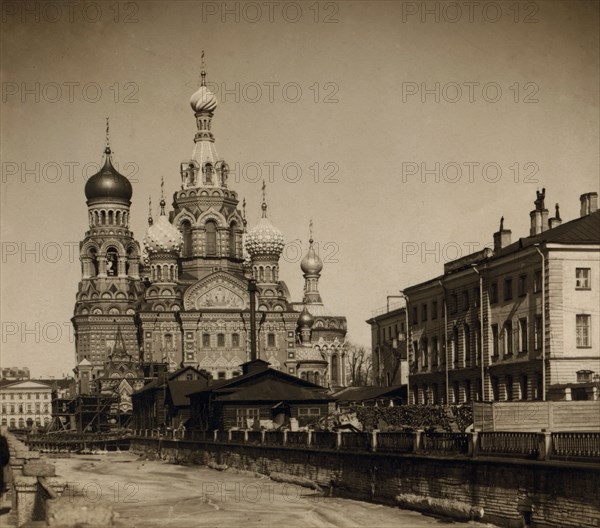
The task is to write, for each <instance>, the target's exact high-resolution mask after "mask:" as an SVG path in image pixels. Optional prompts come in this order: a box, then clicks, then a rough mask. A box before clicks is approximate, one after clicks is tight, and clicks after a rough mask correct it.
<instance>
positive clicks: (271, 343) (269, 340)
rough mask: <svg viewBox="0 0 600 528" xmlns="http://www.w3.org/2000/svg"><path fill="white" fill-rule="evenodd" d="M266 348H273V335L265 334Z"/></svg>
mask: <svg viewBox="0 0 600 528" xmlns="http://www.w3.org/2000/svg"><path fill="white" fill-rule="evenodd" d="M267 346H268V347H274V346H275V334H273V333H271V334H267Z"/></svg>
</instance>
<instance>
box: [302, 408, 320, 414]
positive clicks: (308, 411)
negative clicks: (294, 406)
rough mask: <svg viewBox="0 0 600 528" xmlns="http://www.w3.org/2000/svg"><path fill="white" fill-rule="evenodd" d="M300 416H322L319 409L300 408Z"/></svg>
mask: <svg viewBox="0 0 600 528" xmlns="http://www.w3.org/2000/svg"><path fill="white" fill-rule="evenodd" d="M298 416H321V409H319V408H318V407H298Z"/></svg>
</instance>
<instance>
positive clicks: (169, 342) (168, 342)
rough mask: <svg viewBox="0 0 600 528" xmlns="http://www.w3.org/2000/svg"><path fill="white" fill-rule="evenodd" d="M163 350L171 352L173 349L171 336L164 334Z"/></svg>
mask: <svg viewBox="0 0 600 528" xmlns="http://www.w3.org/2000/svg"><path fill="white" fill-rule="evenodd" d="M165 348H166V349H167V350H171V349H172V348H173V335H172V334H165Z"/></svg>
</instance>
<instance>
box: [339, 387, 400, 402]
mask: <svg viewBox="0 0 600 528" xmlns="http://www.w3.org/2000/svg"><path fill="white" fill-rule="evenodd" d="M405 391H406V386H405V385H396V386H394V387H346V388H345V389H341V390H339V391H337V392H334V393H333V394H332V395H331V396H332V398H333V399H335V400H337V401H366V400H374V399H377V398H384V397H386V396H387V397H393V396H396V395H398V393H399V392H405Z"/></svg>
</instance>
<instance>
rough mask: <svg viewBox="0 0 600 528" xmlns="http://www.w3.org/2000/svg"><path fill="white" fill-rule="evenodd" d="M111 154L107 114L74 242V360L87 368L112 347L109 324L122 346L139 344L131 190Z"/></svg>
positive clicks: (136, 251) (95, 365) (136, 252)
mask: <svg viewBox="0 0 600 528" xmlns="http://www.w3.org/2000/svg"><path fill="white" fill-rule="evenodd" d="M112 156H113V153H112V150H111V147H110V140H109V123H108V118H107V119H106V146H105V149H104V164H103V167H102V168H101V169H100V171H99V172H97V173H96V174H94V175H93V176H91V177H90V178H89V179H88V181H87V182H86V185H85V196H86V198H87V206H88V222H89V229H88V231H86V232H85V236H84V238H83V240H82V241H81V242H80V244H79V250H80V251H79V258H80V261H81V280H80V281H79V287H78V291H77V296H76V301H75V310H74V316H73V318H72V323H73V326H74V329H75V348H76V357H77V363H78V364H79V363H80V362H81V361H82V360H84V359H85V360H87V361H89V362H90V363H91V365H92V369H93V371H94V370H98V369H100V368H101V366H102V365H103V364H104V362H105V361H106V360H107V358H108V356H109V355H110V354H111V353H112V351H113V348H114V345H115V339H114V336H115V324H118V325H120V327H121V328H122V332H123V339H124V341H125V343H126V344H127V348H128V349H129V350H136V351H137V350H138V348H139V347H138V342H137V331H136V327H135V313H136V308H137V306H138V304H139V299H140V297H141V295H142V293H143V285H142V283H141V281H140V276H139V265H140V247H139V245H138V243H137V242H136V241H135V240H134V238H133V233H132V232H131V231H130V230H129V213H130V206H131V196H132V194H133V190H132V187H131V183H130V182H129V180H128V179H127V178H126V177H125V176H123V175H122V174H120V173H119V172H118V171H117V169H116V168H115V167H114V165H113V161H112ZM92 375H93V374H92Z"/></svg>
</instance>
